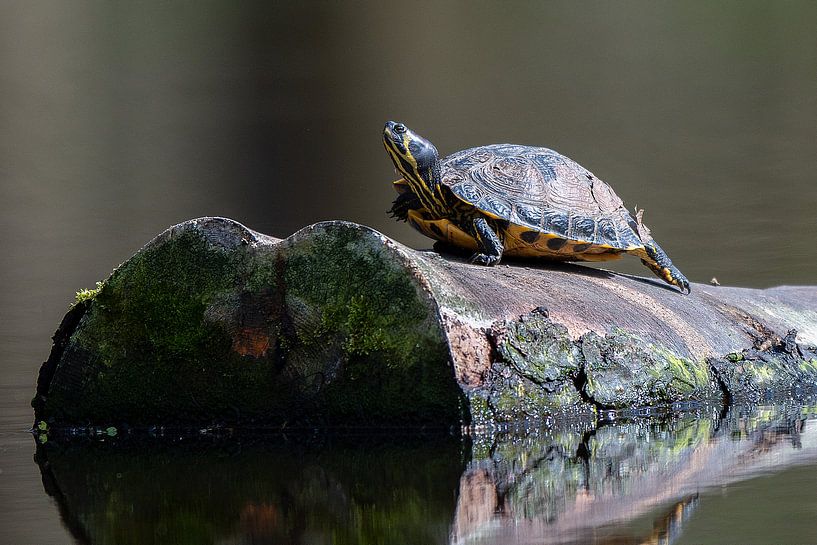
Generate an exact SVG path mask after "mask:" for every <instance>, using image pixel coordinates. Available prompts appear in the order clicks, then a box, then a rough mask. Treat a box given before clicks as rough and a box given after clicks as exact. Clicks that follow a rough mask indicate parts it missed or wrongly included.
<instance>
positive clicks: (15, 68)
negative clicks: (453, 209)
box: [0, 0, 817, 535]
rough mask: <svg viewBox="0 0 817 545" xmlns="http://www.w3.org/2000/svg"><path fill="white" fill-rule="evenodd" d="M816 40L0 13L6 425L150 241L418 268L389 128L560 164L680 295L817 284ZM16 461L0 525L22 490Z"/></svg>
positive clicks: (646, 14)
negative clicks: (693, 288) (246, 236)
mask: <svg viewBox="0 0 817 545" xmlns="http://www.w3.org/2000/svg"><path fill="white" fill-rule="evenodd" d="M815 29H817V2H812V1H809V0H804V1H799V2H798V1H791V2H754V1H731V2H708V1H697V2H652V1H627V2H606V1H605V2H574V1H560V2H446V3H431V2H410V3H409V2H403V3H394V4H387V3H383V2H331V3H330V2H320V3H315V2H240V3H238V2H228V1H224V2H203V1H197V2H173V3H170V2H168V3H158V2H156V3H153V2H106V3H103V2H86V1H75V2H62V1H38V2H29V1H6V2H3V3H2V4H0V286H2V289H0V396H2V398H3V413H4V414H3V419H4V422H5V424H6V425H7V426H11V427H12V428H14V429H16V428H17V427H24V423H25V425H27V424H28V419H29V418H30V408H29V407H28V401H29V399H30V397H31V394H32V392H33V386H34V380H35V376H36V372H37V369H38V367H39V363H40V362H41V361H43V359H44V358H45V357H46V356H47V353H48V350H49V348H50V346H49V345H50V340H49V337H50V335H51V333H52V332H53V331H54V329H55V328H56V326H57V324H58V322H59V320H60V318H61V316H62V315H63V313H64V312H65V310H66V309H67V306H68V304H69V303H70V302H71V300H72V299H73V294H74V292H75V291H76V290H77V289H79V288H82V287H93V285H94V282H95V281H96V280H101V279H103V278H105V277H106V276H107V275H108V274H109V272H110V271H111V269H112V268H114V267H115V266H116V265H118V264H119V263H121V262H122V261H123V260H125V259H126V258H128V257H129V256H130V255H131V254H132V253H133V252H135V251H136V250H137V249H138V248H139V247H140V246H141V245H142V244H144V243H145V242H147V241H148V240H149V239H150V238H151V237H153V236H154V235H156V234H157V233H159V232H161V231H162V230H163V229H165V228H166V227H168V226H169V225H172V224H174V223H178V222H181V221H184V220H186V219H189V218H193V217H198V216H203V215H221V216H228V217H231V218H234V219H236V220H238V221H241V222H243V223H244V224H246V225H247V226H249V227H250V228H252V229H255V230H258V231H261V232H264V233H267V234H271V235H276V236H279V237H282V236H286V235H288V234H290V233H292V232H293V231H295V230H297V229H298V228H300V227H302V226H305V225H307V224H310V223H312V222H315V221H319V220H325V219H334V218H339V219H346V220H352V221H356V222H360V223H365V224H368V225H371V226H372V227H374V228H376V229H378V230H381V231H382V232H384V233H386V234H387V235H389V236H391V237H393V238H395V239H397V240H399V241H401V242H404V243H407V244H409V245H412V246H415V247H427V246H429V245H430V244H429V241H427V240H426V239H424V238H423V237H422V236H421V235H419V234H417V233H414V232H412V231H411V229H410V228H409V227H408V226H407V225H405V224H401V223H396V222H394V221H393V220H390V219H389V218H388V217H387V215H386V213H385V211H386V210H387V209H388V207H389V204H390V201H391V200H392V198H393V197H394V194H393V191H392V189H391V187H390V184H389V182H390V181H391V180H393V179H394V175H393V169H392V166H391V164H390V162H389V160H388V159H387V158H386V155H385V153H384V151H383V148H382V145H381V142H380V135H381V129H382V125H383V123H384V122H385V121H386V120H387V119H398V120H402V121H404V122H406V123H407V124H409V125H410V126H411V127H412V128H414V129H415V130H417V131H418V132H420V133H421V134H423V135H425V136H427V137H428V138H429V139H431V140H432V141H433V142H434V143H435V144H436V145H437V147H438V148H439V149H440V151H441V152H442V153H443V154H447V153H451V152H453V151H456V150H458V149H462V148H465V147H470V146H475V145H481V144H488V143H497V142H513V143H521V144H530V145H538V146H547V147H551V148H554V149H556V150H558V151H560V152H562V153H564V154H566V155H568V156H569V157H571V158H573V159H575V160H576V161H578V162H579V163H581V164H582V165H584V166H585V167H587V168H589V169H590V170H592V171H593V172H594V173H595V174H596V175H598V176H599V177H601V178H602V179H603V180H605V181H607V182H608V183H610V184H611V185H612V186H613V187H614V188H615V189H616V191H617V192H618V194H619V195H620V196H621V197H622V198H623V199H624V201H625V203H626V204H627V205H628V207H630V208H632V207H633V206H635V205H638V206H639V207H643V208H645V209H646V214H645V221H646V223H647V224H648V225H649V226H650V227H651V228H652V230H653V234H654V236H655V238H656V239H657V240H658V241H659V242H660V243H661V245H662V246H663V247H664V248H665V249H666V250H667V252H668V253H669V254H670V256H671V257H672V258H673V260H674V261H675V262H676V264H677V265H678V266H679V267H680V269H681V270H682V271H683V272H684V273H685V274H686V275H687V276H688V277H689V278H690V279H691V280H693V281H697V282H707V281H709V279H710V278H712V277H713V276H716V277H718V279H719V280H720V281H721V283H723V284H729V285H740V286H758V287H760V286H770V285H776V284H797V283H799V284H803V283H808V284H817V274H815V264H816V263H817V247H815V233H817V183H815V179H816V178H817V176H815V172H817V153H816V152H817V38H815ZM610 266H611V267H613V268H616V269H617V270H621V271H627V272H635V273H638V274H649V273H648V271H646V269H644V268H643V267H642V266H641V265H640V264H639V263H638V261H637V260H635V259H628V260H623V261H622V262H620V263H617V264H612V265H610ZM14 448H18V447H14ZM19 449H22V450H20V451H19V463H18V464H17V465H14V463H13V462H6V463H5V464H6V465H5V466H3V467H4V468H5V472H4V473H3V474H0V479H3V481H2V483H3V485H2V486H0V494H2V495H1V496H0V503H2V504H3V505H6V502H8V504H9V505H10V504H11V503H12V499H11V498H16V494H17V492H16V491H18V490H21V489H28V488H29V485H30V484H31V481H32V479H34V480H36V474H35V473H34V472H33V470H34V469H35V468H34V467H33V464H31V463H30V454H31V452H30V451H31V446H30V445H27V446H20V447H19ZM14 452H17V451H14ZM8 459H11V458H8ZM15 459H17V458H15ZM23 460H24V461H25V464H28V465H23V464H24V462H23ZM29 465H30V466H32V467H31V468H30V471H31V473H27V471H29V469H27V468H28V466H29ZM9 467H12V468H17V469H12V470H11V473H10V472H9ZM15 478H19V479H18V480H17V481H15V480H13V479H15ZM36 492H37V493H39V494H41V491H39V490H37V491H36ZM15 501H16V500H15ZM31 501H32V502H34V503H33V504H32V505H35V504H36V505H39V504H37V502H45V501H46V500H45V499H44V498H39V496H38V497H36V498H35V497H32V500H31ZM37 509H38V508H36V507H31V512H32V513H39V512H38V511H37ZM2 511H3V513H0V519H2V518H3V517H6V518H7V519H8V520H7V521H6V523H7V524H11V522H9V521H11V519H12V518H13V519H14V520H15V521H19V520H21V519H20V517H19V513H18V512H16V511H13V510H6V509H3V510H2ZM49 516H50V517H51V518H48V517H46V518H45V519H44V520H45V522H44V524H48V521H51V522H52V523H53V522H54V521H52V518H53V517H54V516H55V515H54V514H53V513H51V514H50V515H49ZM3 524H4V521H3V520H0V526H2V525H3ZM20 524H22V522H20ZM20 535H24V534H20Z"/></svg>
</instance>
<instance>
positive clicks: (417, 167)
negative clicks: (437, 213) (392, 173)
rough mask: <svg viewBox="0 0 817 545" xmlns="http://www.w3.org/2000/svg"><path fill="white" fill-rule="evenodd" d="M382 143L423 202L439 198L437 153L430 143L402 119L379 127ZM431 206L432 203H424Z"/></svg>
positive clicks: (437, 200)
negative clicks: (381, 132) (381, 127)
mask: <svg viewBox="0 0 817 545" xmlns="http://www.w3.org/2000/svg"><path fill="white" fill-rule="evenodd" d="M383 145H385V146H386V152H387V153H388V154H389V157H391V160H392V162H393V163H394V166H395V167H396V168H397V171H398V172H399V173H400V174H402V176H403V178H404V179H405V180H406V182H408V184H409V185H410V186H411V188H412V190H413V191H414V193H415V194H417V196H418V197H420V200H421V201H423V202H424V204H427V205H428V204H429V203H427V202H426V201H427V200H428V201H434V203H439V206H442V203H441V201H440V196H439V191H437V188H438V187H439V185H440V183H441V180H440V154H439V153H438V152H437V148H435V147H434V144H432V143H431V142H429V141H428V140H426V139H425V138H423V137H422V136H420V135H419V134H417V133H415V132H414V131H412V130H411V129H409V128H408V127H406V126H405V125H404V124H402V123H398V122H396V121H389V122H388V123H386V126H385V127H384V128H383ZM426 208H429V210H431V209H432V208H437V207H436V206H434V207H429V206H426Z"/></svg>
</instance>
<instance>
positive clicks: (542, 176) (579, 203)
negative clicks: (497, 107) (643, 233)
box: [442, 144, 641, 251]
mask: <svg viewBox="0 0 817 545" xmlns="http://www.w3.org/2000/svg"><path fill="white" fill-rule="evenodd" d="M442 169H443V183H444V184H445V185H447V186H448V187H449V188H450V189H451V191H452V192H453V193H454V194H455V195H456V196H457V197H458V198H460V199H461V200H463V201H464V202H466V203H468V204H471V205H473V206H474V207H476V208H477V209H479V210H480V211H482V212H484V213H486V214H487V215H489V216H492V217H495V218H498V219H502V220H506V221H508V222H510V223H511V224H512V225H513V224H515V225H519V226H522V227H527V228H529V229H533V230H538V231H540V232H541V233H544V234H546V235H550V237H546V238H547V240H545V238H542V239H541V240H540V239H538V237H534V236H533V235H525V236H524V237H523V236H522V234H523V233H524V232H525V231H526V230H527V229H515V230H514V233H512V234H513V236H515V237H516V238H519V239H520V240H522V241H523V242H525V243H526V244H535V245H536V246H541V247H546V248H547V249H548V250H549V251H558V250H562V248H563V247H564V248H565V249H564V251H586V250H588V249H589V248H590V246H600V247H603V248H611V249H627V248H632V247H635V246H640V245H641V241H640V239H639V238H638V235H637V234H636V232H637V231H635V229H633V227H632V226H630V228H631V229H633V231H632V232H629V231H630V229H627V227H623V225H628V224H627V223H626V222H625V223H624V224H623V225H622V215H621V211H622V210H623V202H622V201H621V199H620V198H619V197H618V196H617V195H616V194H615V193H614V192H613V190H612V189H611V188H610V187H609V186H608V185H607V184H606V183H604V182H603V181H601V180H599V179H598V178H596V177H595V176H594V175H593V174H592V173H591V172H590V171H588V170H587V169H585V168H584V167H582V166H581V165H579V164H578V163H576V162H574V161H573V160H571V159H569V158H567V157H565V156H563V155H561V154H560V153H558V152H556V151H553V150H550V149H547V148H535V147H528V146H520V145H514V144H496V145H492V146H483V147H480V148H471V149H466V150H462V151H459V152H456V153H454V154H452V155H450V156H448V157H446V158H445V159H443V161H442ZM624 215H626V216H627V217H629V214H626V213H625V214H624ZM624 231H628V232H627V233H625V232H624ZM558 239H568V240H573V241H576V244H578V247H577V246H576V245H573V246H569V247H565V243H563V242H556V241H554V240H558ZM557 246H558V248H556V247H557ZM585 246H586V247H585Z"/></svg>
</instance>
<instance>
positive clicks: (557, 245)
mask: <svg viewBox="0 0 817 545" xmlns="http://www.w3.org/2000/svg"><path fill="white" fill-rule="evenodd" d="M565 244H567V241H566V240H565V239H563V238H552V239H550V240H548V242H547V246H548V248H550V249H551V250H561V249H562V247H563V246H564V245H565Z"/></svg>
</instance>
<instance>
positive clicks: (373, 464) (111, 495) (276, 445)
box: [37, 437, 463, 545]
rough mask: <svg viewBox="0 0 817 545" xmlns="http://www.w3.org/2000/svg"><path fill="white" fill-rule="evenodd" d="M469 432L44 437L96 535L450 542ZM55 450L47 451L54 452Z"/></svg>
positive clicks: (66, 509) (71, 512)
mask: <svg viewBox="0 0 817 545" xmlns="http://www.w3.org/2000/svg"><path fill="white" fill-rule="evenodd" d="M460 448H461V447H460V444H459V443H458V442H456V441H454V442H451V441H448V440H445V439H440V438H434V437H427V438H424V439H422V440H409V439H406V440H405V441H404V442H402V443H391V442H390V441H389V440H388V439H386V438H382V437H381V438H379V439H378V440H370V441H366V440H360V439H354V440H346V439H337V438H336V439H333V440H332V441H331V443H330V444H329V445H325V446H316V447H313V446H307V445H303V444H297V443H289V442H284V444H281V439H280V438H277V437H276V438H274V439H273V440H272V441H269V442H267V443H264V442H250V441H246V440H242V439H238V438H233V439H230V440H229V441H226V442H223V443H216V444H213V443H210V442H209V441H204V442H201V443H182V444H176V445H173V446H167V445H164V446H160V445H156V444H141V445H139V446H135V445H134V446H131V445H122V444H112V445H111V444H105V443H91V444H88V443H81V444H75V445H72V446H70V447H66V448H60V447H59V446H58V445H52V444H50V443H49V445H48V446H44V447H41V448H40V449H39V452H38V454H37V457H38V460H39V461H40V463H41V468H42V470H43V472H44V474H45V476H46V478H44V481H46V482H48V483H52V484H51V486H50V490H49V491H50V493H51V494H52V495H54V496H55V497H56V499H57V501H58V503H59V507H60V509H61V511H62V514H63V518H64V520H65V521H66V523H67V524H68V526H69V528H70V529H71V530H72V531H73V532H74V533H75V536H86V538H85V539H83V542H84V541H88V542H90V543H94V544H100V545H103V544H116V545H131V544H133V545H136V544H143V543H156V542H161V543H180V544H186V543H191V544H192V543H245V542H246V543H313V542H320V543H336V544H338V545H345V544H349V545H351V544H358V543H363V544H367V543H372V544H374V543H391V542H399V543H407V544H418V545H419V544H429V543H445V542H447V541H446V538H447V535H448V533H447V529H448V527H449V525H450V524H451V521H452V519H453V517H454V509H455V502H456V494H455V491H456V489H457V485H458V479H459V476H460V474H461V472H462V469H463V462H462V458H461V453H460ZM46 462H47V463H46Z"/></svg>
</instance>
